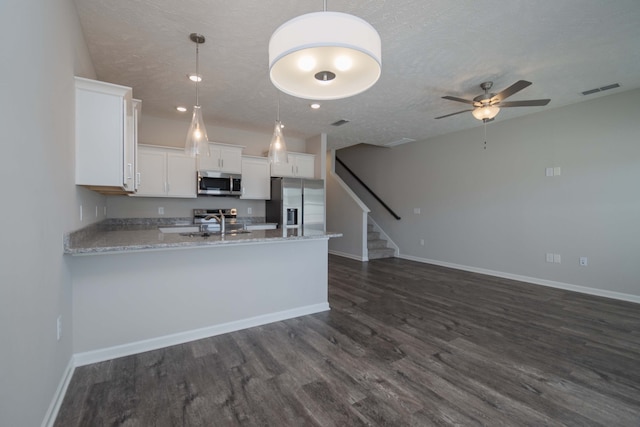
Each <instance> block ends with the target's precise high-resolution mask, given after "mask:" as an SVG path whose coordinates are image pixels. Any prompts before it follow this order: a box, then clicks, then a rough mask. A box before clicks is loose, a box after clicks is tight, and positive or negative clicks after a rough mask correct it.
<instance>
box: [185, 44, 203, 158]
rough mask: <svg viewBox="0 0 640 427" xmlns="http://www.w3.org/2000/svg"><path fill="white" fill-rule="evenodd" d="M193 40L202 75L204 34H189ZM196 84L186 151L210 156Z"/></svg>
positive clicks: (196, 154) (194, 154) (197, 72)
mask: <svg viewBox="0 0 640 427" xmlns="http://www.w3.org/2000/svg"><path fill="white" fill-rule="evenodd" d="M189 38H190V39H191V41H192V42H194V43H195V44H196V74H195V75H196V76H200V73H199V70H198V66H199V64H198V59H199V58H198V56H199V47H200V45H201V44H202V43H204V41H205V39H204V36H203V35H201V34H197V33H191V35H190V36H189ZM199 80H200V79H196V80H195V84H196V105H194V106H193V117H192V118H191V126H189V131H188V132H187V139H186V141H185V143H184V152H185V153H186V154H187V155H189V156H191V157H196V156H209V137H208V136H207V129H206V128H205V127H204V120H203V119H202V109H201V108H200V99H199V97H198V81H199Z"/></svg>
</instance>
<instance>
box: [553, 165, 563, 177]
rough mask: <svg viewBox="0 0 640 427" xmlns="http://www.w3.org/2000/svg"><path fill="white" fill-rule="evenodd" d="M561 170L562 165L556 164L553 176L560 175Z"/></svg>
mask: <svg viewBox="0 0 640 427" xmlns="http://www.w3.org/2000/svg"><path fill="white" fill-rule="evenodd" d="M561 172H562V170H561V169H560V166H556V167H554V168H553V176H560V173H561Z"/></svg>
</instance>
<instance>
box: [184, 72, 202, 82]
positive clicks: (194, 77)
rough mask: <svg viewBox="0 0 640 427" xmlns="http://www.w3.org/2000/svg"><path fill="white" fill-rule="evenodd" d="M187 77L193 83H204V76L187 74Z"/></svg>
mask: <svg viewBox="0 0 640 427" xmlns="http://www.w3.org/2000/svg"><path fill="white" fill-rule="evenodd" d="M187 77H189V80H191V81H192V82H201V81H202V76H198V75H196V74H187Z"/></svg>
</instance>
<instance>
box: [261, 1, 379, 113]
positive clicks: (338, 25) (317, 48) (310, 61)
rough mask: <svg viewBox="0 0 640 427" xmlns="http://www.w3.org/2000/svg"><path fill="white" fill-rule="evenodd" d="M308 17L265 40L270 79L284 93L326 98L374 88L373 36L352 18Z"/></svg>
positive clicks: (376, 57)
mask: <svg viewBox="0 0 640 427" xmlns="http://www.w3.org/2000/svg"><path fill="white" fill-rule="evenodd" d="M326 9H327V7H326V1H325V2H324V11H323V12H315V13H308V14H305V15H301V16H298V17H296V18H293V19H291V20H290V21H287V22H285V23H284V24H282V25H281V26H280V27H279V28H278V29H277V30H276V31H275V32H274V33H273V34H272V35H271V39H270V40H269V75H270V77H271V81H272V82H273V84H274V85H275V86H276V87H277V88H278V89H279V90H281V91H282V92H284V93H287V94H289V95H292V96H295V97H298V98H304V99H313V100H331V99H340V98H347V97H350V96H353V95H357V94H359V93H361V92H364V91H365V90H367V89H369V88H370V87H371V86H373V85H374V84H375V83H376V82H377V81H378V78H379V77H380V73H381V66H382V55H381V42H380V36H379V35H378V32H377V31H376V30H375V28H373V27H372V26H371V25H370V24H369V23H368V22H366V21H364V20H363V19H361V18H358V17H356V16H353V15H349V14H346V13H340V12H327V10H326Z"/></svg>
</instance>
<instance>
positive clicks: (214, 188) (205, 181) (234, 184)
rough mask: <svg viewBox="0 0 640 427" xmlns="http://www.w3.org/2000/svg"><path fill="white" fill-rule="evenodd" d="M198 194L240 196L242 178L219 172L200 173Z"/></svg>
mask: <svg viewBox="0 0 640 427" xmlns="http://www.w3.org/2000/svg"><path fill="white" fill-rule="evenodd" d="M198 194H201V195H207V196H240V195H241V194H242V180H241V176H240V175H237V174H232V173H224V172H217V171H198Z"/></svg>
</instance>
